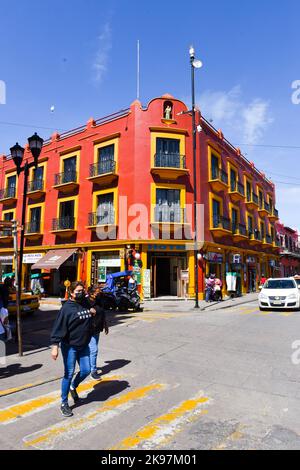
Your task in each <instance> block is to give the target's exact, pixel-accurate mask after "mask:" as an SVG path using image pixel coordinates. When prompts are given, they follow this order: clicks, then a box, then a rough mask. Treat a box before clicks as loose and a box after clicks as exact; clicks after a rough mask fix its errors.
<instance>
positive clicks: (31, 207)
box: [26, 202, 46, 233]
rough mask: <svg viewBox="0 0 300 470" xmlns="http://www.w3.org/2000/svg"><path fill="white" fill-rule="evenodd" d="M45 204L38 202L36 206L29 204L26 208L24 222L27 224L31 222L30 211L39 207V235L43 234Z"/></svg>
mask: <svg viewBox="0 0 300 470" xmlns="http://www.w3.org/2000/svg"><path fill="white" fill-rule="evenodd" d="M45 205H46V203H45V202H40V203H37V204H30V206H27V217H26V220H27V222H29V223H30V222H31V216H30V215H31V209H35V208H36V207H41V209H42V210H41V220H40V233H44V222H45Z"/></svg>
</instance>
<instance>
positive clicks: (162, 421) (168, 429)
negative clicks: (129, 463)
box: [110, 392, 209, 450]
mask: <svg viewBox="0 0 300 470" xmlns="http://www.w3.org/2000/svg"><path fill="white" fill-rule="evenodd" d="M208 402H209V398H207V397H204V396H203V394H202V392H201V393H199V395H197V396H196V397H194V398H191V399H189V400H186V401H183V402H182V403H181V404H180V405H178V406H177V407H175V408H172V409H171V410H170V411H168V412H167V413H166V414H164V415H162V416H160V417H158V418H156V419H154V420H153V421H152V422H151V423H149V424H147V425H146V426H144V427H143V428H141V429H140V430H138V431H137V432H136V433H134V434H133V435H131V436H129V437H127V438H125V439H124V440H123V441H121V442H120V443H119V444H117V445H116V446H114V447H112V448H111V449H110V450H129V449H134V448H137V447H139V448H143V449H151V448H157V447H158V446H161V445H164V444H166V443H167V441H169V440H170V439H172V437H174V435H175V434H177V433H178V432H180V431H181V430H182V427H183V425H184V424H186V423H188V422H190V421H193V420H195V419H196V416H197V417H199V415H201V414H205V413H207V410H203V409H202V406H203V404H207V403H208ZM141 446H142V447H141Z"/></svg>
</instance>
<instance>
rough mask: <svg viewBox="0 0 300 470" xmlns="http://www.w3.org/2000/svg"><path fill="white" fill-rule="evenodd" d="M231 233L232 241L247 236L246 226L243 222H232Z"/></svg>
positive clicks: (244, 238) (243, 238) (240, 239)
mask: <svg viewBox="0 0 300 470" xmlns="http://www.w3.org/2000/svg"><path fill="white" fill-rule="evenodd" d="M232 234H233V240H234V241H237V242H239V241H242V240H246V239H247V238H248V233H247V227H246V225H243V224H232Z"/></svg>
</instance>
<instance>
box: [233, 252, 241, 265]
mask: <svg viewBox="0 0 300 470" xmlns="http://www.w3.org/2000/svg"><path fill="white" fill-rule="evenodd" d="M241 258H242V257H241V255H240V254H236V255H232V263H233V264H241V262H242V261H241Z"/></svg>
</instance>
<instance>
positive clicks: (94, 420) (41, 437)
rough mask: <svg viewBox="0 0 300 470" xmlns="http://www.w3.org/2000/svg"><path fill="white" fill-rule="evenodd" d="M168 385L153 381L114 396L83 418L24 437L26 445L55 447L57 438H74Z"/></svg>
mask: <svg viewBox="0 0 300 470" xmlns="http://www.w3.org/2000/svg"><path fill="white" fill-rule="evenodd" d="M166 387H167V386H166V385H165V384H157V383H152V384H149V385H146V386H144V387H141V388H137V389H135V390H132V391H131V392H128V393H125V394H124V395H121V396H119V397H116V398H112V399H110V400H108V401H107V402H106V403H105V404H104V405H102V406H101V407H100V408H97V409H96V410H94V411H92V412H89V413H87V414H85V415H84V416H83V417H81V418H77V419H72V421H70V420H68V421H67V423H66V424H61V423H58V424H56V425H54V426H50V427H49V428H47V429H44V430H42V431H39V432H37V433H34V434H31V435H30V436H26V437H25V438H24V439H23V441H24V445H25V446H26V447H35V448H38V449H50V448H53V447H54V446H55V443H56V441H57V440H59V442H61V441H62V440H67V439H72V438H74V437H75V436H76V435H78V434H79V433H81V432H83V431H86V430H88V429H91V428H93V427H95V426H98V425H99V424H101V423H103V422H104V421H107V420H108V419H110V418H112V417H114V416H116V415H118V414H119V413H121V412H122V411H125V410H127V409H129V408H130V407H132V406H134V404H135V403H136V402H137V401H138V400H141V399H143V398H145V397H146V396H148V395H149V394H150V393H151V392H154V391H161V390H163V389H165V388H166Z"/></svg>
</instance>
